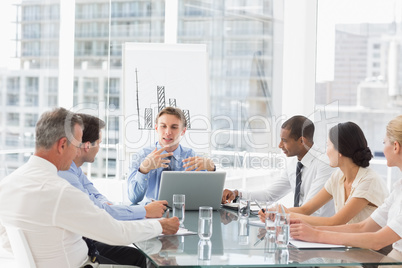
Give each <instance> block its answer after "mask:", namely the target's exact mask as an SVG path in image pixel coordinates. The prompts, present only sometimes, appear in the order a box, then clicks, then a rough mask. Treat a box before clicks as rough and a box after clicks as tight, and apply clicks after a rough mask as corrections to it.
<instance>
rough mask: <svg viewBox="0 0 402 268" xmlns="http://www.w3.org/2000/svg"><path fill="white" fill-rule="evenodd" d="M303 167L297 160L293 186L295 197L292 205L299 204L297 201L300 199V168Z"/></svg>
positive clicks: (296, 205)
mask: <svg viewBox="0 0 402 268" xmlns="http://www.w3.org/2000/svg"><path fill="white" fill-rule="evenodd" d="M302 168H303V164H302V163H301V162H297V167H296V188H295V199H294V204H293V206H294V207H298V206H299V201H300V187H301V183H302V179H301V175H302V173H301V170H302Z"/></svg>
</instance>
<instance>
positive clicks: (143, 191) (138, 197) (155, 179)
mask: <svg viewBox="0 0 402 268" xmlns="http://www.w3.org/2000/svg"><path fill="white" fill-rule="evenodd" d="M156 148H158V150H159V149H160V148H161V146H160V145H159V144H158V142H157V143H156ZM153 150H155V146H150V147H147V148H144V149H142V150H141V151H140V152H139V153H138V154H135V155H133V161H132V163H131V169H130V175H129V177H128V180H127V184H128V198H129V199H130V201H131V202H133V204H137V203H139V202H141V204H146V203H148V202H151V201H152V199H155V200H157V199H158V194H159V186H160V182H161V174H162V171H163V169H164V168H162V167H161V168H157V169H153V170H151V171H150V172H149V173H148V174H143V173H141V172H139V171H138V169H139V168H140V165H141V163H142V161H144V159H145V157H147V155H149V154H150V153H151V152H152V151H153ZM166 153H167V152H166V151H163V152H162V154H166ZM192 156H196V153H195V152H194V151H193V150H192V149H190V148H186V147H182V146H181V145H179V147H177V149H176V150H174V151H173V157H172V160H171V163H170V167H171V170H172V171H183V170H185V168H183V165H184V164H186V163H183V162H182V160H184V159H186V158H188V157H192Z"/></svg>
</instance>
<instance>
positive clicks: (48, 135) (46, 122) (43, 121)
mask: <svg viewBox="0 0 402 268" xmlns="http://www.w3.org/2000/svg"><path fill="white" fill-rule="evenodd" d="M77 124H78V125H79V126H80V127H81V128H82V129H84V124H83V122H82V119H81V117H80V116H79V115H77V114H75V113H73V112H70V111H68V110H66V109H64V108H55V109H53V110H51V111H48V112H44V113H43V114H42V115H41V117H40V119H39V121H38V122H37V123H36V130H35V132H36V144H35V146H36V149H39V148H44V149H50V148H51V147H52V146H53V145H54V144H55V143H56V142H57V141H58V140H60V139H61V138H64V137H66V138H67V142H68V144H70V143H71V142H72V141H73V140H74V127H75V125H77Z"/></svg>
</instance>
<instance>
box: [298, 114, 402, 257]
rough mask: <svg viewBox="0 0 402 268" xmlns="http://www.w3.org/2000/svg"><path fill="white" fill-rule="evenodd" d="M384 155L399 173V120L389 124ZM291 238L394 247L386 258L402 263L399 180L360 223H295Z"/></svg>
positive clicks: (401, 150) (401, 141)
mask: <svg viewBox="0 0 402 268" xmlns="http://www.w3.org/2000/svg"><path fill="white" fill-rule="evenodd" d="M384 155H385V157H386V159H387V165H388V166H389V167H393V166H396V167H398V168H399V169H400V170H401V171H402V116H398V117H396V118H395V119H393V120H391V121H390V122H389V123H388V126H387V134H386V137H385V139H384ZM290 234H291V236H292V237H293V238H295V239H300V240H305V241H311V242H320V243H330V244H339V245H347V246H353V247H361V248H369V249H374V250H378V249H381V248H383V247H384V246H387V245H389V244H391V243H393V250H392V251H391V253H390V254H388V256H390V257H393V258H395V259H397V260H399V261H402V239H401V238H402V180H399V181H398V182H396V183H395V184H394V186H393V191H392V193H391V195H390V196H389V197H388V198H387V199H386V200H385V202H384V204H383V205H381V206H380V207H379V208H378V209H376V210H375V211H374V212H373V213H372V214H371V216H370V217H368V218H367V219H366V220H364V221H362V222H360V223H354V224H347V225H340V226H318V227H312V226H311V225H308V224H306V223H304V222H303V221H302V220H299V219H297V220H293V221H292V222H291V227H290Z"/></svg>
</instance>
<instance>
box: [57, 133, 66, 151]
mask: <svg viewBox="0 0 402 268" xmlns="http://www.w3.org/2000/svg"><path fill="white" fill-rule="evenodd" d="M66 148H67V138H66V137H63V138H61V139H59V141H58V142H57V151H58V152H59V153H61V152H63V151H64V150H65V149H66Z"/></svg>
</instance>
